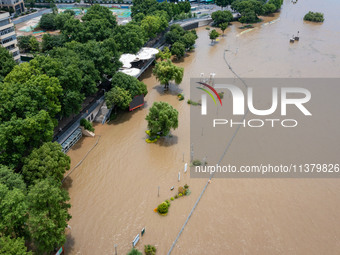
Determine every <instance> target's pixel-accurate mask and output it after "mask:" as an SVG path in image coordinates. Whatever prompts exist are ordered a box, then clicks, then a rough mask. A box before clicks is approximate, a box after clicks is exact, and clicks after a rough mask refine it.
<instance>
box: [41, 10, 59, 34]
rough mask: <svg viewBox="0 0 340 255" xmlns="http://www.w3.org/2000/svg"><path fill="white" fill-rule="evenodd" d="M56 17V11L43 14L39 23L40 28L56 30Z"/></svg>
mask: <svg viewBox="0 0 340 255" xmlns="http://www.w3.org/2000/svg"><path fill="white" fill-rule="evenodd" d="M55 18H56V15H55V14H54V13H47V14H43V15H42V16H41V18H40V24H39V26H40V28H42V29H46V30H55V29H56V24H55Z"/></svg>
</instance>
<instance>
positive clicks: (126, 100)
mask: <svg viewBox="0 0 340 255" xmlns="http://www.w3.org/2000/svg"><path fill="white" fill-rule="evenodd" d="M131 101H132V98H131V95H130V93H129V91H127V90H125V89H123V88H120V87H117V86H116V87H113V88H112V89H111V90H110V91H109V92H107V93H105V102H106V105H107V107H108V108H112V107H113V106H117V107H118V108H120V109H122V110H125V109H127V108H129V105H130V103H131Z"/></svg>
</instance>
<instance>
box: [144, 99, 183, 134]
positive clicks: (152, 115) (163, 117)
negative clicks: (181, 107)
mask: <svg viewBox="0 0 340 255" xmlns="http://www.w3.org/2000/svg"><path fill="white" fill-rule="evenodd" d="M145 119H146V120H147V121H148V128H149V129H150V134H151V136H156V135H161V136H166V135H168V134H169V132H170V129H171V128H173V129H176V128H177V127H178V111H177V110H176V109H174V108H173V107H172V106H171V105H170V104H168V103H166V102H155V103H153V105H152V107H151V108H150V110H149V114H148V115H147V116H146V118H145Z"/></svg>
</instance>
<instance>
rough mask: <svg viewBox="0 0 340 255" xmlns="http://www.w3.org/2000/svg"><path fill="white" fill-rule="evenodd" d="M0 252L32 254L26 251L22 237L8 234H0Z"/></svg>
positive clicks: (11, 254)
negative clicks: (12, 236) (11, 236)
mask: <svg viewBox="0 0 340 255" xmlns="http://www.w3.org/2000/svg"><path fill="white" fill-rule="evenodd" d="M0 254H3V255H5V254H6V255H32V252H31V251H27V248H26V246H25V240H24V238H10V237H9V236H0Z"/></svg>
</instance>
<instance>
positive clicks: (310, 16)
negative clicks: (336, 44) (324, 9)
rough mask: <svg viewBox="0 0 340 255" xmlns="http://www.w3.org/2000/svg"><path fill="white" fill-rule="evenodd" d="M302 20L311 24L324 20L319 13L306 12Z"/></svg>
mask: <svg viewBox="0 0 340 255" xmlns="http://www.w3.org/2000/svg"><path fill="white" fill-rule="evenodd" d="M303 19H304V20H307V21H313V22H323V21H324V20H325V19H324V17H323V13H321V12H308V13H307V14H306V15H305V17H304V18H303Z"/></svg>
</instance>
